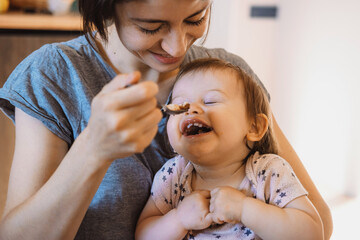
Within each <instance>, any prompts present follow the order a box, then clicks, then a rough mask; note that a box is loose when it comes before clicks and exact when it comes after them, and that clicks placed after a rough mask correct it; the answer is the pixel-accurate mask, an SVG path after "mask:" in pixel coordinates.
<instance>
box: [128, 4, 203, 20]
mask: <svg viewBox="0 0 360 240" xmlns="http://www.w3.org/2000/svg"><path fill="white" fill-rule="evenodd" d="M209 6H210V5H209ZM209 6H206V7H204V8H202V9H201V10H199V11H197V12H195V13H193V14H191V15H190V16H188V17H187V18H186V19H188V18H192V17H194V16H196V15H198V14H200V13H202V12H203V11H205V10H206V9H207V8H208V7H209ZM130 19H131V20H134V21H137V22H145V23H166V22H167V21H164V20H160V19H150V18H130Z"/></svg>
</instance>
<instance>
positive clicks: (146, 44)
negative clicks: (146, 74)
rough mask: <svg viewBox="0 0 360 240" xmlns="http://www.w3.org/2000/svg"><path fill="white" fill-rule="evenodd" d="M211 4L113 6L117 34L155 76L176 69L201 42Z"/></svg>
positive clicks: (161, 0) (170, 1) (186, 0)
mask: <svg viewBox="0 0 360 240" xmlns="http://www.w3.org/2000/svg"><path fill="white" fill-rule="evenodd" d="M210 4H211V0H146V1H130V2H125V3H119V4H117V5H116V14H117V21H116V25H117V31H118V34H119V36H120V40H121V41H122V43H123V44H124V46H125V47H126V48H127V49H128V50H129V51H130V52H132V53H133V54H134V55H136V56H137V57H139V58H140V60H141V61H143V62H144V63H145V64H147V65H148V66H150V67H151V68H153V69H155V70H158V71H159V72H168V71H172V70H174V69H176V68H177V67H179V66H180V64H181V63H182V61H183V59H184V57H185V54H186V51H187V50H188V49H189V48H190V46H191V45H192V44H193V43H194V42H195V40H196V39H198V38H201V37H202V36H203V35H204V33H205V31H206V29H207V27H208V22H209V16H210Z"/></svg>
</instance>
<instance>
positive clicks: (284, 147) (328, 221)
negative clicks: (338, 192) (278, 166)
mask: <svg viewBox="0 0 360 240" xmlns="http://www.w3.org/2000/svg"><path fill="white" fill-rule="evenodd" d="M273 128H274V133H275V136H276V139H277V141H278V143H279V155H280V156H281V157H283V158H284V159H286V160H287V161H288V162H289V163H290V165H291V167H292V168H293V169H294V171H295V173H296V175H297V177H298V178H299V179H300V181H301V183H302V185H303V186H304V187H305V189H306V190H307V191H308V192H309V195H308V197H309V199H310V201H311V202H312V203H313V204H314V206H315V208H316V209H317V211H318V212H319V214H320V217H321V220H322V222H323V225H324V235H325V239H330V236H331V234H332V231H333V222H332V217H331V212H330V209H329V207H328V205H327V204H326V202H325V201H324V199H323V198H322V197H321V195H320V193H319V191H318V190H317V188H316V186H315V184H314V183H313V181H312V180H311V177H310V176H309V174H308V172H307V171H306V169H305V167H304V165H303V164H302V162H301V160H300V159H299V157H298V155H297V154H296V152H295V150H294V149H293V147H292V146H291V145H290V143H289V141H288V140H287V138H286V137H285V135H284V133H283V132H282V131H281V129H280V127H279V125H278V124H277V122H276V120H275V116H274V115H273Z"/></svg>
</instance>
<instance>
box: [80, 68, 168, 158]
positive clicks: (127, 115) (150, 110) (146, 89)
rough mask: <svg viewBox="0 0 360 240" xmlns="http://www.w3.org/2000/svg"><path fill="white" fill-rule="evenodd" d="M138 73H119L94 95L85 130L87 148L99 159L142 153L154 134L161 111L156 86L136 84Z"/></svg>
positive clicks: (146, 83) (146, 82)
mask: <svg viewBox="0 0 360 240" xmlns="http://www.w3.org/2000/svg"><path fill="white" fill-rule="evenodd" d="M140 77H141V75H140V73H139V72H133V73H131V74H120V75H118V76H116V77H115V78H114V79H113V80H112V81H111V82H110V83H108V84H107V85H105V87H104V88H103V89H102V90H101V91H100V93H99V94H98V95H97V96H95V98H94V99H93V102H92V104H91V117H90V120H89V124H88V126H87V128H86V129H85V130H84V131H87V138H88V147H90V149H91V152H92V153H93V154H95V155H96V156H97V157H98V158H99V159H103V160H108V161H112V160H115V159H117V158H123V157H127V156H130V155H132V154H134V153H136V152H142V151H144V149H145V148H146V147H147V146H148V145H149V144H150V142H151V141H152V139H153V138H154V136H155V135H156V133H157V130H158V123H159V121H160V120H161V117H162V114H161V111H160V110H159V109H158V108H157V107H156V105H157V100H156V94H157V93H158V86H157V84H156V83H154V82H150V81H144V82H141V83H138V84H135V85H132V86H131V87H129V88H125V86H127V85H129V84H134V83H137V82H138V81H139V79H140Z"/></svg>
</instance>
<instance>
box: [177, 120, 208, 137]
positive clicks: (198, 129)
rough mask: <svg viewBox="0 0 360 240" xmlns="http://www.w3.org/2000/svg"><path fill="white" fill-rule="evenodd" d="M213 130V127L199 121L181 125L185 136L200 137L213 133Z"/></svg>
mask: <svg viewBox="0 0 360 240" xmlns="http://www.w3.org/2000/svg"><path fill="white" fill-rule="evenodd" d="M212 130H213V128H212V127H210V126H208V125H207V124H206V123H204V122H202V121H200V120H198V119H189V120H186V121H184V122H183V123H182V125H181V133H182V135H184V136H193V135H199V134H202V133H208V132H211V131H212Z"/></svg>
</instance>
